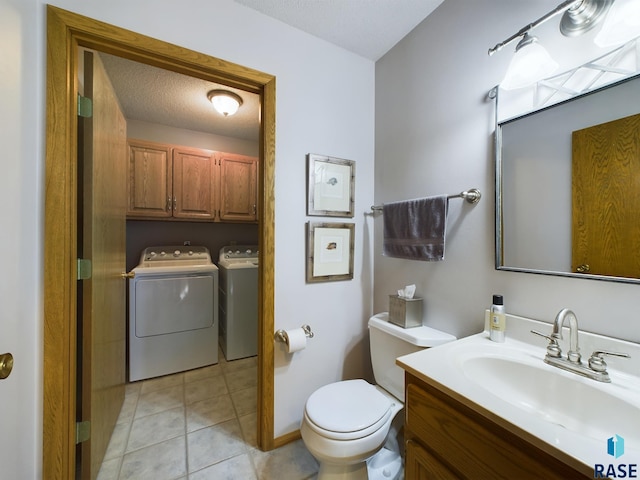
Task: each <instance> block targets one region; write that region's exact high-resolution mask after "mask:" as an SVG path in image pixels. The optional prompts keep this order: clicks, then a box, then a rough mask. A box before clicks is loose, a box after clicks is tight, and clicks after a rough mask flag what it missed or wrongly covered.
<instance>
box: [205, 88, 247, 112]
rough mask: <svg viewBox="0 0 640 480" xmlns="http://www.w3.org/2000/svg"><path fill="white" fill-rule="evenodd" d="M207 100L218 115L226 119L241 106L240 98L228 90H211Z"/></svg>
mask: <svg viewBox="0 0 640 480" xmlns="http://www.w3.org/2000/svg"><path fill="white" fill-rule="evenodd" d="M207 98H208V99H209V101H211V103H212V104H213V108H215V109H216V110H217V111H218V113H220V114H221V115H224V116H225V117H228V116H230V115H233V114H235V113H236V112H237V111H238V108H240V105H242V97H241V96H240V95H238V94H236V93H233V92H230V91H229V90H211V91H210V92H209V93H207Z"/></svg>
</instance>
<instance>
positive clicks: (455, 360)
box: [396, 312, 640, 471]
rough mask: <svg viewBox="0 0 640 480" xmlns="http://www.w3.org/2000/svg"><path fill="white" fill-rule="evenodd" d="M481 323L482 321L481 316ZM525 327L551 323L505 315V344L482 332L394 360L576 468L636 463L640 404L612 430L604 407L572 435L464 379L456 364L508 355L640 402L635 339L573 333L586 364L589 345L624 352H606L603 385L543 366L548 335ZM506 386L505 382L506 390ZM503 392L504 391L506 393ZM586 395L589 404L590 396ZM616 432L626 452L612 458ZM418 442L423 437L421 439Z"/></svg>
mask: <svg viewBox="0 0 640 480" xmlns="http://www.w3.org/2000/svg"><path fill="white" fill-rule="evenodd" d="M487 321H488V312H487ZM485 324H486V325H488V323H487V322H485ZM532 329H535V330H538V331H540V332H543V333H545V334H550V333H551V329H552V325H550V324H549V323H545V322H539V321H536V320H531V319H526V318H523V317H516V316H513V315H507V332H506V340H505V342H504V343H495V342H492V341H491V340H490V339H489V334H488V330H486V331H484V332H482V333H479V334H476V335H472V336H470V337H466V338H463V339H460V340H457V341H455V342H451V343H447V344H444V345H440V346H437V347H434V348H431V349H426V350H422V351H419V352H417V353H412V354H410V355H405V356H402V357H399V358H398V359H397V361H396V363H397V364H398V365H399V366H400V367H402V368H404V369H405V370H406V371H407V372H409V373H411V374H413V375H415V376H416V377H418V378H420V379H421V380H423V381H425V382H426V383H428V384H430V385H432V386H434V387H436V388H438V389H440V390H442V391H444V392H445V393H447V394H448V395H450V396H452V397H453V398H455V399H457V400H459V401H461V402H462V403H464V404H465V405H467V406H469V407H471V408H472V409H474V410H475V411H476V412H478V413H479V414H481V415H483V416H485V417H487V418H489V419H490V420H492V421H493V422H495V423H497V424H499V425H501V426H503V427H506V428H508V429H509V430H511V431H513V432H514V433H516V434H518V435H520V436H521V437H523V438H524V439H525V440H527V441H529V442H531V443H534V444H535V445H536V446H538V447H539V448H542V449H543V450H545V451H547V452H548V453H550V454H552V455H554V456H556V457H557V458H559V459H560V460H562V461H564V462H565V463H569V464H573V466H574V468H576V467H577V465H576V461H577V462H578V463H579V464H581V465H582V468H580V469H581V470H583V471H584V470H585V468H584V466H585V465H586V466H587V467H588V468H589V469H593V467H594V465H595V464H596V463H599V464H606V465H608V464H615V465H617V464H619V463H636V464H640V440H638V439H640V409H639V410H638V415H632V417H633V418H628V419H627V418H626V417H625V419H624V420H623V421H621V420H620V419H617V420H616V422H615V426H614V425H612V429H611V430H608V429H607V426H608V425H607V416H608V414H609V415H611V417H612V418H613V415H614V413H615V412H614V413H611V412H607V411H606V409H603V411H602V412H601V415H602V416H601V417H600V416H598V418H597V419H596V420H597V421H594V424H596V423H597V426H598V428H594V429H593V430H592V431H590V432H589V434H583V433H584V432H583V433H576V432H575V431H572V430H569V429H568V428H565V427H563V426H562V425H559V424H554V423H552V422H549V421H546V420H545V419H544V413H545V412H544V411H538V410H535V409H533V408H528V406H527V405H526V403H524V402H522V403H521V404H520V405H516V404H514V403H511V402H509V401H507V400H505V399H504V398H502V397H501V391H500V389H499V388H492V386H490V385H486V384H485V385H480V384H479V383H478V382H477V381H474V380H472V379H470V378H469V376H468V374H467V373H465V371H464V370H463V368H462V365H463V363H464V362H465V361H473V359H474V358H477V357H478V355H480V356H482V357H485V356H486V357H494V358H508V359H515V360H516V361H517V362H519V363H524V364H526V365H531V366H535V367H537V368H542V369H550V370H549V371H550V372H553V373H554V374H557V375H559V376H561V379H560V382H571V381H578V382H586V383H585V386H586V387H588V388H587V390H589V389H591V388H595V389H598V390H599V391H600V392H604V393H607V394H611V395H614V396H616V397H618V398H622V399H623V400H624V401H626V402H628V403H630V404H631V405H633V406H636V407H637V406H640V345H639V344H636V343H632V342H626V341H623V340H617V339H613V338H610V337H604V336H599V335H595V334H591V333H587V332H580V333H579V345H580V350H581V353H582V355H583V362H586V360H587V359H588V357H589V355H591V353H592V351H593V350H596V349H597V350H610V351H615V352H624V353H628V354H630V355H631V358H629V359H627V358H614V357H605V360H606V361H607V364H608V371H609V374H610V376H611V383H602V382H598V381H595V380H591V379H588V378H585V377H581V376H580V375H577V374H575V373H571V372H566V371H563V370H561V369H559V368H557V367H553V366H550V365H547V364H545V363H544V361H543V359H544V356H545V353H546V351H545V349H546V345H547V341H546V340H545V339H544V338H542V337H537V336H536V335H533V334H531V333H530V330H532ZM564 332H565V334H564V339H565V341H562V342H560V345H561V347H562V350H563V352H566V351H567V350H568V349H567V346H566V341H568V338H569V334H568V329H565V330H564ZM554 378H555V377H554ZM562 378H564V379H566V380H563V379H562ZM498 383H500V382H498ZM502 384H503V386H502V387H501V388H505V386H504V382H502ZM508 387H509V386H508V385H507V389H508ZM589 391H591V390H589ZM502 393H503V396H506V392H502ZM596 393H597V392H596ZM565 401H566V400H565V399H563V398H561V396H560V395H554V393H553V391H550V392H549V403H555V402H559V403H561V402H565ZM585 401H587V402H588V401H589V399H588V398H587V399H585ZM550 406H553V405H550ZM616 434H617V435H620V436H621V437H623V438H625V454H624V455H623V456H622V457H620V458H618V459H616V458H614V457H613V456H610V455H608V454H607V439H608V438H610V437H612V436H614V435H616ZM425 441H426V442H428V439H425ZM591 471H593V470H591Z"/></svg>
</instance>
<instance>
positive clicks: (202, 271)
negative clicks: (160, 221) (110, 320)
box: [129, 245, 218, 381]
mask: <svg viewBox="0 0 640 480" xmlns="http://www.w3.org/2000/svg"><path fill="white" fill-rule="evenodd" d="M132 272H133V274H134V276H133V278H132V279H131V280H130V283H129V381H136V380H142V379H145V378H152V377H158V376H161V375H168V374H171V373H176V372H182V371H185V370H190V369H193V368H199V367H204V366H206V365H212V364H214V363H218V346H217V345H218V268H217V267H216V266H215V265H214V264H213V262H212V261H211V255H210V253H209V250H208V249H207V248H206V247H197V246H182V245H181V246H171V245H170V246H160V247H149V248H146V249H145V250H144V251H143V252H142V255H141V256H140V262H139V263H138V266H137V267H135V268H134V269H133V271H132Z"/></svg>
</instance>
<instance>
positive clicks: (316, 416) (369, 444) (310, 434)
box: [300, 380, 403, 480]
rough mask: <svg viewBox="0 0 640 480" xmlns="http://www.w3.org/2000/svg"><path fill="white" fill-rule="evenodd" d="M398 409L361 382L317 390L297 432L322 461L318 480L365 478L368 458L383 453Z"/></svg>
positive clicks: (391, 400)
mask: <svg viewBox="0 0 640 480" xmlns="http://www.w3.org/2000/svg"><path fill="white" fill-rule="evenodd" d="M402 407H403V405H402V402H400V401H399V400H398V399H397V398H395V397H393V396H392V395H390V394H389V393H387V392H386V391H384V389H382V388H380V387H376V386H374V385H371V384H370V383H367V382H366V381H364V380H347V381H343V382H336V383H331V384H329V385H325V386H324V387H322V388H320V389H318V390H316V391H315V392H314V393H313V394H312V395H311V396H310V397H309V399H308V400H307V404H306V407H305V412H304V418H303V420H302V425H301V427H300V432H301V434H302V439H303V441H304V443H305V445H306V447H307V449H308V450H309V451H310V452H311V454H312V455H313V456H314V457H315V458H316V459H317V460H318V461H319V462H320V471H319V473H318V480H338V479H340V480H346V479H349V480H360V479H362V480H366V479H368V478H369V476H368V474H367V459H369V458H370V457H372V456H373V455H375V454H376V453H377V452H378V451H379V450H380V449H382V447H383V446H384V444H385V442H386V439H387V434H388V433H389V428H390V426H391V423H392V421H393V419H394V417H395V416H396V414H397V413H398V412H399V411H400V410H401V409H402ZM390 480H393V477H392V478H391V479H390Z"/></svg>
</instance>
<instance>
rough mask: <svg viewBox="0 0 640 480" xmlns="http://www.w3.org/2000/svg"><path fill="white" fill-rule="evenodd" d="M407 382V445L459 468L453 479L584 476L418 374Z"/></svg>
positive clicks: (452, 468)
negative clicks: (425, 380) (417, 377)
mask: <svg viewBox="0 0 640 480" xmlns="http://www.w3.org/2000/svg"><path fill="white" fill-rule="evenodd" d="M406 383H407V391H406V398H407V402H406V430H407V434H406V439H407V448H408V449H409V448H410V447H409V442H412V441H415V442H418V443H419V444H420V445H421V446H422V447H424V449H425V450H426V451H427V453H428V458H429V459H430V461H429V462H428V463H429V464H430V465H431V467H430V468H433V460H434V459H435V460H437V461H439V462H440V463H441V464H442V465H441V468H443V471H451V472H455V473H454V474H453V475H452V477H451V478H454V477H457V478H469V479H477V478H492V479H498V478H504V479H514V478H518V479H523V480H524V479H532V480H534V479H536V480H538V479H540V478H557V479H563V480H564V479H567V478H582V477H583V476H584V475H583V474H582V473H581V472H578V471H576V470H574V469H573V468H571V467H569V466H568V465H566V464H565V463H563V462H561V461H560V460H558V459H557V458H555V457H553V456H552V455H550V454H548V453H546V452H544V451H542V450H540V449H539V448H538V447H536V446H535V445H532V444H531V443H529V442H527V441H525V440H524V439H522V438H520V437H519V436H517V435H515V434H514V433H512V432H510V431H509V430H507V429H505V428H503V427H502V426H499V425H497V424H495V423H494V422H492V421H491V420H489V419H487V418H485V417H483V416H481V415H480V414H478V413H476V412H474V411H473V410H472V409H470V408H469V407H467V406H466V405H463V404H462V403H460V402H459V401H458V400H456V399H454V398H452V397H450V396H448V395H446V394H445V393H443V392H441V391H439V390H437V389H435V388H434V387H431V386H429V385H427V384H426V383H424V382H422V381H420V380H418V379H416V378H415V377H411V376H410V375H408V376H407V382H406ZM407 468H408V469H410V468H411V467H409V465H407ZM408 472H409V470H408ZM407 478H410V477H409V476H408V477H407ZM416 478H420V477H419V476H417V477H416Z"/></svg>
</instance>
